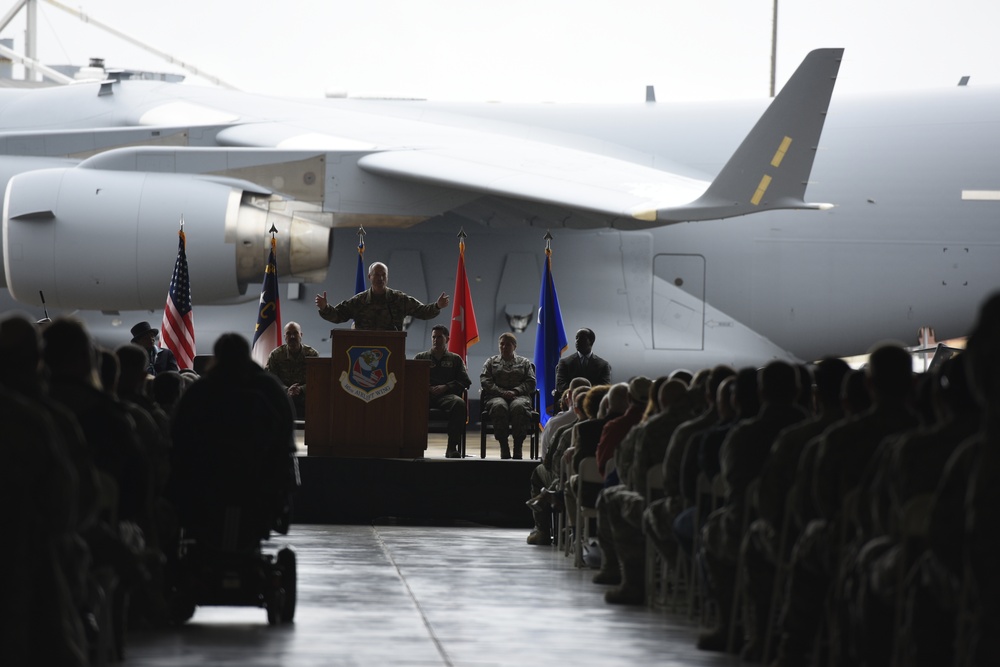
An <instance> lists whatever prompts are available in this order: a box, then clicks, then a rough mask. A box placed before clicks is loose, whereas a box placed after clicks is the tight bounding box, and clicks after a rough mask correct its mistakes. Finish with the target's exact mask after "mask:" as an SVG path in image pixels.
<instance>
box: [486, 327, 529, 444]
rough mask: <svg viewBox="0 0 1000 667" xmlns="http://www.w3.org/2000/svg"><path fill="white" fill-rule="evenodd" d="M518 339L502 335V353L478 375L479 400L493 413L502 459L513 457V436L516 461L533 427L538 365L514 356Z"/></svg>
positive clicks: (491, 360)
mask: <svg viewBox="0 0 1000 667" xmlns="http://www.w3.org/2000/svg"><path fill="white" fill-rule="evenodd" d="M516 349H517V339H516V338H514V334H512V333H503V334H500V354H495V355H493V356H492V357H490V358H489V359H487V360H486V363H485V364H483V372H482V374H481V375H480V376H479V381H480V382H481V384H482V389H481V393H480V400H481V401H482V403H483V405H484V406H485V408H486V410H487V411H488V412H489V414H490V423H492V424H493V434H494V435H495V436H496V439H497V442H499V443H500V458H502V459H509V458H510V435H511V432H513V435H514V458H515V459H519V458H521V446H522V445H523V444H524V437H525V436H526V435H527V434H528V430H529V429H530V428H532V424H531V399H532V395H533V393H534V391H535V366H534V364H532V363H531V360H530V359H527V358H526V357H520V356H518V355H516V354H514V351H515V350H516Z"/></svg>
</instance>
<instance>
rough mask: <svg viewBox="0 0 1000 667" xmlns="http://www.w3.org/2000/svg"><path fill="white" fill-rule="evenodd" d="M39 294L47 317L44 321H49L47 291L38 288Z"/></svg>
mask: <svg viewBox="0 0 1000 667" xmlns="http://www.w3.org/2000/svg"><path fill="white" fill-rule="evenodd" d="M38 296H39V297H40V298H41V299H42V312H43V313H44V314H45V319H43V320H42V321H43V322H48V321H49V309H48V308H46V307H45V293H44V292H42V290H38Z"/></svg>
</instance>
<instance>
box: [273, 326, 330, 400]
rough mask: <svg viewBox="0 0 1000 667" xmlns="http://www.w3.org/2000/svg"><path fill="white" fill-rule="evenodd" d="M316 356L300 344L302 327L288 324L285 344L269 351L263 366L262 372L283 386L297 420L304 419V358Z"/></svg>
mask: <svg viewBox="0 0 1000 667" xmlns="http://www.w3.org/2000/svg"><path fill="white" fill-rule="evenodd" d="M318 356H319V352H317V351H316V350H315V349H313V348H311V347H309V346H308V345H304V344H303V343H302V327H300V326H299V324H298V322H289V323H288V324H286V325H285V344H284V345H279V346H278V347H276V348H274V349H273V350H271V354H270V355H269V356H268V357H267V363H266V364H264V370H266V371H270V372H271V373H272V374H274V375H275V377H277V378H278V379H279V380H281V383H282V384H283V385H284V386H285V391H286V392H287V393H288V396H289V397H290V398H291V399H292V403H293V404H294V405H295V416H296V418H297V419H305V418H306V417H305V415H306V357H318Z"/></svg>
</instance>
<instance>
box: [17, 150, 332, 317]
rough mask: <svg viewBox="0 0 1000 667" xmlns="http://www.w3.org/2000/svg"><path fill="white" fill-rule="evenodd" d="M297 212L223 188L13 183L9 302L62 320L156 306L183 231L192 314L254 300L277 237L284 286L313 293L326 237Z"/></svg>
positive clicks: (194, 181) (182, 181) (69, 171)
mask: <svg viewBox="0 0 1000 667" xmlns="http://www.w3.org/2000/svg"><path fill="white" fill-rule="evenodd" d="M295 204H296V202H291V201H284V200H280V199H276V198H274V197H269V196H261V195H259V194H254V193H252V192H249V191H247V190H245V189H244V188H242V187H240V184H239V183H233V182H227V181H226V180H225V179H212V178H211V177H204V176H195V175H189V174H176V173H150V172H126V171H108V170H101V169H86V168H75V167H72V168H55V169H41V170H36V171H30V172H25V173H21V174H18V175H16V176H13V177H12V178H11V179H10V181H9V182H8V184H7V192H6V198H5V203H4V211H3V242H2V246H3V247H2V250H3V263H4V271H5V277H6V283H7V287H8V288H9V289H10V292H11V294H12V295H13V296H14V298H15V299H17V300H19V301H22V302H25V303H38V299H39V292H44V296H45V301H46V303H48V304H50V305H54V306H57V307H61V308H77V309H94V310H98V309H99V310H140V309H157V308H161V307H162V306H163V303H164V300H165V298H166V294H167V288H168V286H169V283H170V278H171V275H172V273H173V268H174V262H175V259H176V257H177V251H178V230H179V229H180V228H181V225H183V230H184V233H185V236H186V241H187V242H186V252H187V258H188V267H189V275H190V281H191V296H192V300H193V301H194V303H196V304H209V303H232V302H235V301H246V300H249V299H253V298H256V297H257V296H258V294H259V292H256V291H251V293H250V294H249V295H248V294H247V287H248V286H249V285H250V284H257V285H259V284H260V283H261V280H262V278H263V275H264V266H265V263H266V259H267V255H268V252H269V250H270V235H269V234H268V230H269V229H271V227H272V225H273V226H274V227H275V228H276V229H277V234H276V235H275V237H276V239H277V255H276V257H277V266H278V272H279V276H280V277H281V278H283V279H288V278H291V279H294V280H299V281H303V282H320V281H322V280H324V279H325V277H326V270H327V268H328V266H329V264H330V244H331V242H332V237H331V235H330V230H329V227H328V226H326V225H324V224H322V220H321V219H319V218H314V217H311V216H310V215H309V214H308V213H303V212H300V211H298V210H296V208H295Z"/></svg>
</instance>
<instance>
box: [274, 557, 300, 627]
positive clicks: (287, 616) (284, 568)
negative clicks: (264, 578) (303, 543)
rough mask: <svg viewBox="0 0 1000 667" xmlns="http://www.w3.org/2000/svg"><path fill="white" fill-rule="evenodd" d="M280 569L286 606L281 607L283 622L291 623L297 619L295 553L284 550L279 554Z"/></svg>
mask: <svg viewBox="0 0 1000 667" xmlns="http://www.w3.org/2000/svg"><path fill="white" fill-rule="evenodd" d="M278 568H279V569H280V570H281V587H282V588H283V589H284V591H285V599H284V604H282V607H281V622H282V623H291V622H292V620H293V619H294V618H295V598H296V586H297V581H296V577H297V574H296V568H295V552H294V551H292V550H291V549H289V548H287V547H286V548H284V549H282V550H281V551H279V552H278Z"/></svg>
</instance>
